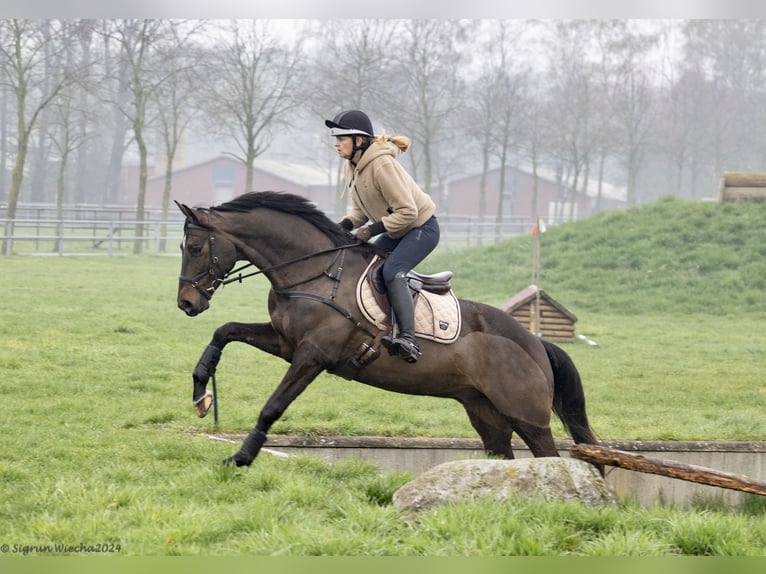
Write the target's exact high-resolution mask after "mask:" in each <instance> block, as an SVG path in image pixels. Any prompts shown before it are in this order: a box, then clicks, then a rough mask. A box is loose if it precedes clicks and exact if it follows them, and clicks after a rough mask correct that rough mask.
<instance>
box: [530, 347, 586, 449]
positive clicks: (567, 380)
mask: <svg viewBox="0 0 766 574" xmlns="http://www.w3.org/2000/svg"><path fill="white" fill-rule="evenodd" d="M542 343H543V346H544V347H545V352H546V353H548V360H549V361H550V363H551V368H552V369H553V412H554V413H556V415H557V416H558V417H559V418H560V419H561V422H562V423H563V424H564V428H565V429H566V430H567V432H569V434H570V436H571V437H572V439H573V440H574V442H575V443H581V442H582V443H588V444H599V440H598V439H597V438H596V434H595V433H594V432H593V429H592V428H591V426H590V423H589V422H588V414H587V413H586V412H585V392H584V391H583V388H582V380H581V379H580V373H579V372H578V371H577V367H575V364H574V362H573V361H572V359H571V357H570V356H569V355H568V354H567V353H566V352H565V351H564V350H563V349H562V348H561V347H558V346H556V345H554V344H553V343H550V342H548V341H545V340H542Z"/></svg>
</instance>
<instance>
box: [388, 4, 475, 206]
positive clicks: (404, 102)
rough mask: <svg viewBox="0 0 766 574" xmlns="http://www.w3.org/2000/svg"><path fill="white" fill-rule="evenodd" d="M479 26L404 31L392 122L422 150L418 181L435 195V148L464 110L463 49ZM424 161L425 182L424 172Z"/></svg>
mask: <svg viewBox="0 0 766 574" xmlns="http://www.w3.org/2000/svg"><path fill="white" fill-rule="evenodd" d="M474 26H475V23H474V22H467V21H462V20H436V19H434V20H407V21H405V22H404V25H403V28H402V36H401V40H400V44H401V46H402V49H401V50H400V51H399V57H398V59H397V64H398V66H397V68H396V70H395V71H394V73H395V78H396V79H398V80H399V81H396V82H394V81H393V80H392V81H391V84H392V86H391V88H390V89H389V92H390V93H391V96H390V98H391V100H390V102H391V103H390V104H389V108H388V113H387V115H388V118H389V119H390V121H391V123H392V124H393V125H395V126H403V127H404V128H406V135H408V136H410V137H411V138H412V140H413V141H414V142H416V143H417V144H418V145H417V147H416V149H413V152H412V155H411V156H410V159H411V160H412V162H413V163H412V171H413V176H414V177H415V178H416V179H420V180H421V181H423V187H424V190H425V191H426V193H431V192H432V184H433V172H434V166H433V161H434V158H433V154H434V145H435V143H436V142H438V141H439V140H440V139H442V138H444V137H445V131H446V129H447V127H448V126H449V125H450V124H451V123H452V122H453V120H454V117H455V115H456V114H457V111H458V110H459V109H460V107H461V106H462V102H463V100H462V95H463V94H464V89H463V82H462V78H461V75H460V73H459V71H460V69H461V65H462V63H463V62H465V61H466V56H465V54H464V53H461V51H460V45H461V44H462V43H464V42H466V41H467V40H468V38H469V37H471V36H470V33H469V32H470V30H472V29H473V27H474ZM418 161H420V162H422V168H423V175H422V178H421V177H420V174H419V173H418V172H419V171H420V170H419V169H418V167H419V166H418Z"/></svg>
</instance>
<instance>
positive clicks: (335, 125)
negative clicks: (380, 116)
mask: <svg viewBox="0 0 766 574" xmlns="http://www.w3.org/2000/svg"><path fill="white" fill-rule="evenodd" d="M324 125H326V126H327V127H328V128H330V135H331V136H350V135H360V136H369V137H373V132H372V122H371V121H370V118H369V117H367V114H365V113H364V112H361V111H359V110H346V111H345V112H341V113H339V114H338V115H337V116H335V117H334V118H333V119H332V120H325V122H324Z"/></svg>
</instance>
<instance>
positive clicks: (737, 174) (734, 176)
mask: <svg viewBox="0 0 766 574" xmlns="http://www.w3.org/2000/svg"><path fill="white" fill-rule="evenodd" d="M741 200H751V201H753V200H754V201H763V200H766V173H758V172H744V171H727V172H724V174H723V175H722V176H721V182H720V185H719V188H718V201H741Z"/></svg>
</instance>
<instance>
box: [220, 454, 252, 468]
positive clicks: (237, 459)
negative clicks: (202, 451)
mask: <svg viewBox="0 0 766 574" xmlns="http://www.w3.org/2000/svg"><path fill="white" fill-rule="evenodd" d="M252 462H253V459H250V460H245V459H244V458H242V457H241V456H240V455H239V453H237V454H235V455H234V456H230V457H229V458H226V459H224V461H223V465H224V466H237V467H239V466H250V463H252Z"/></svg>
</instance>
